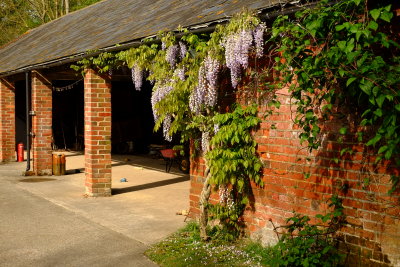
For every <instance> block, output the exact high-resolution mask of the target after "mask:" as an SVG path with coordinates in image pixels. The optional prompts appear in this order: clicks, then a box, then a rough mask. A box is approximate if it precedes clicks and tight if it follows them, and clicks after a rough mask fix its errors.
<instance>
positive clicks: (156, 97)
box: [151, 84, 174, 121]
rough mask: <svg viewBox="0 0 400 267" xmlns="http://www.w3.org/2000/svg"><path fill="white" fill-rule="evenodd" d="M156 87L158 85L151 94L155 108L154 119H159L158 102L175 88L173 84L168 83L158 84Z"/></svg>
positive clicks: (152, 104)
mask: <svg viewBox="0 0 400 267" xmlns="http://www.w3.org/2000/svg"><path fill="white" fill-rule="evenodd" d="M154 87H156V88H157V89H156V90H155V91H154V92H153V95H152V96H151V107H152V109H153V116H154V121H157V120H158V114H157V109H156V104H157V103H158V102H160V101H161V100H162V99H164V97H166V96H167V95H168V94H169V93H170V92H171V91H172V90H173V89H174V88H173V87H172V86H171V85H166V84H156V85H155V86H154Z"/></svg>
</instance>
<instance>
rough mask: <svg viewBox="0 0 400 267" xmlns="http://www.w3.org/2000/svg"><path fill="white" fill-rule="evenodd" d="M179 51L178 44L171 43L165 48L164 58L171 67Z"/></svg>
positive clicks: (173, 65)
mask: <svg viewBox="0 0 400 267" xmlns="http://www.w3.org/2000/svg"><path fill="white" fill-rule="evenodd" d="M178 52H179V46H178V45H171V46H169V47H168V48H167V53H166V54H165V60H167V62H168V63H169V65H171V67H175V64H176V62H177V55H178Z"/></svg>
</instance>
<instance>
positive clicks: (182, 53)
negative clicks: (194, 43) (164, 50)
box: [179, 41, 187, 59]
mask: <svg viewBox="0 0 400 267" xmlns="http://www.w3.org/2000/svg"><path fill="white" fill-rule="evenodd" d="M179 52H180V57H181V59H184V58H185V57H186V54H187V47H186V45H185V43H184V42H181V41H179Z"/></svg>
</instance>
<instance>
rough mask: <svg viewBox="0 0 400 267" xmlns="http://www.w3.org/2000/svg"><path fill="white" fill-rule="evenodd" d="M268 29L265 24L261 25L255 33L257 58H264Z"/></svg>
mask: <svg viewBox="0 0 400 267" xmlns="http://www.w3.org/2000/svg"><path fill="white" fill-rule="evenodd" d="M266 28H267V26H266V25H265V24H264V23H260V24H259V25H258V26H257V27H256V28H255V29H254V31H253V37H254V44H255V47H256V56H257V57H262V56H263V54H264V32H265V30H266Z"/></svg>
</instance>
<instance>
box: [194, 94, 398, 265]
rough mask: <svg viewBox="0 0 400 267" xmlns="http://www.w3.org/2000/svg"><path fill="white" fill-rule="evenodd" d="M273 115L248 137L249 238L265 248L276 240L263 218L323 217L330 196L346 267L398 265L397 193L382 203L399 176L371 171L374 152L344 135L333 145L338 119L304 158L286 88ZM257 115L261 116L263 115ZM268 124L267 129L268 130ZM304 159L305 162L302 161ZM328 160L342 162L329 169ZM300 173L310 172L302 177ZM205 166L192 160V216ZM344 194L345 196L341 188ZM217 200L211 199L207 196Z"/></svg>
mask: <svg viewBox="0 0 400 267" xmlns="http://www.w3.org/2000/svg"><path fill="white" fill-rule="evenodd" d="M278 94H279V95H280V101H281V103H282V105H281V107H280V108H279V110H275V112H274V113H273V114H272V115H270V116H268V117H267V119H265V120H264V121H263V122H262V123H261V127H260V129H259V130H258V131H257V132H256V133H255V135H254V137H255V140H256V141H257V143H258V149H257V151H258V153H259V156H260V157H261V159H262V161H263V163H264V170H263V174H264V175H263V179H264V182H265V186H264V188H258V187H256V186H253V194H254V203H253V204H254V209H250V208H249V209H247V210H246V212H245V215H244V219H245V221H246V226H247V230H248V232H249V234H250V235H251V236H252V237H253V238H256V239H261V240H262V241H263V242H264V243H265V244H273V243H274V242H276V235H275V233H274V232H273V227H272V224H271V222H270V221H269V220H270V219H271V220H272V222H273V223H274V224H275V226H279V225H282V224H285V219H286V218H288V217H291V216H293V213H292V212H293V211H295V212H297V213H301V214H305V215H310V216H314V215H316V214H324V213H325V212H326V210H327V208H328V207H327V200H328V199H329V198H330V197H331V196H332V194H338V195H339V196H341V197H342V198H343V205H344V207H345V214H346V215H347V220H348V224H347V225H346V226H345V227H344V228H343V229H342V232H341V234H342V238H343V241H344V243H342V245H343V250H345V251H347V252H348V253H349V256H348V258H347V264H348V265H357V264H361V265H358V266H368V265H374V264H375V265H382V266H385V265H386V264H389V265H393V266H398V265H400V256H399V255H400V221H399V220H400V205H399V204H400V203H399V195H398V194H395V196H392V197H389V196H388V195H387V192H388V190H389V188H390V186H391V183H390V181H389V179H390V174H392V173H394V174H399V170H398V169H397V170H396V169H394V168H392V167H391V166H390V165H389V163H388V162H385V163H383V164H381V165H379V166H374V165H373V164H372V163H371V162H374V160H375V159H374V158H375V156H374V154H373V152H372V151H368V150H367V149H366V148H365V147H364V146H363V145H362V144H359V143H357V142H355V141H354V138H353V137H352V136H351V135H349V136H347V137H346V138H345V140H344V141H343V143H339V142H338V137H339V136H338V135H337V133H338V130H339V129H340V128H341V122H340V121H332V122H330V123H327V124H325V125H324V128H323V134H322V140H323V143H322V147H321V149H319V150H318V151H316V152H313V153H312V154H309V153H308V152H307V149H304V148H303V146H301V145H300V143H299V139H298V134H299V130H298V129H297V128H296V126H295V125H294V124H293V122H292V111H294V110H295V106H294V104H293V103H292V105H291V103H290V98H289V97H288V96H287V95H288V93H287V91H286V90H281V91H279V92H278ZM264 111H265V110H263V108H261V109H260V117H262V116H263V112H264ZM272 125H274V127H273V128H274V129H272V128H271V126H272ZM344 147H350V148H352V149H353V150H354V151H355V153H354V154H353V155H351V156H350V155H345V156H343V157H342V158H341V156H340V150H341V149H342V148H344ZM307 158H308V159H309V160H307ZM334 158H340V159H341V161H339V162H338V163H335V160H334ZM304 173H310V174H311V175H310V177H309V178H308V179H305V177H304ZM203 175H204V162H203V161H202V160H201V159H197V160H196V161H193V162H192V169H191V189H190V206H191V213H192V214H193V215H194V216H197V215H198V213H199V210H198V199H199V195H200V192H201V188H202V182H203ZM346 189H347V190H346ZM212 197H213V198H217V197H218V194H215V193H214V194H213V195H212Z"/></svg>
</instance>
